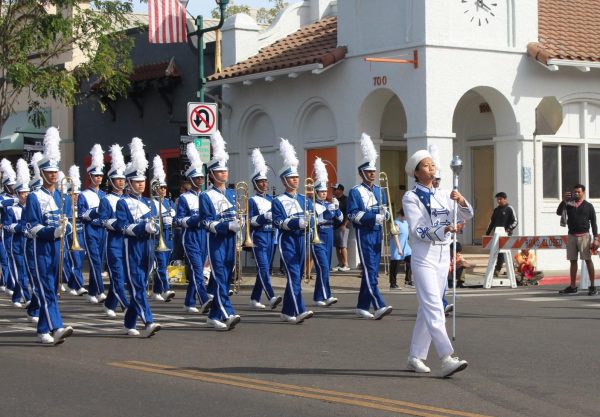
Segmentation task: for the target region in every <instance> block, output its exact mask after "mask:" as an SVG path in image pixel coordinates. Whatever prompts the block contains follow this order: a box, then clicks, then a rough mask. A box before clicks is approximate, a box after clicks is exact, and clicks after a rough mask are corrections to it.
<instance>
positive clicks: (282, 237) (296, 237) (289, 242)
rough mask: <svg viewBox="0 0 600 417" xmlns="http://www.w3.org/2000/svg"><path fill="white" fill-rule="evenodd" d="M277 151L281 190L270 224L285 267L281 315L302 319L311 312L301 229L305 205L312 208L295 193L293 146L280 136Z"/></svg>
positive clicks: (306, 224)
mask: <svg viewBox="0 0 600 417" xmlns="http://www.w3.org/2000/svg"><path fill="white" fill-rule="evenodd" d="M279 152H280V154H281V156H282V158H283V168H282V169H281V170H280V171H279V178H281V182H282V183H283V186H284V187H285V192H284V193H283V194H281V195H279V196H277V197H276V198H275V199H274V200H273V208H272V211H273V224H274V225H275V227H277V228H278V229H279V232H280V233H279V238H278V242H277V244H278V245H279V254H280V255H281V259H282V261H283V265H284V268H285V275H286V277H287V283H286V287H285V292H284V295H283V307H282V309H281V319H282V320H283V321H287V322H289V323H295V324H298V323H302V322H303V321H304V320H307V319H309V318H311V317H312V316H313V312H312V311H310V310H306V308H305V306H304V301H303V300H302V274H303V271H304V263H305V256H306V253H305V252H306V251H305V236H304V235H305V229H306V228H310V219H307V218H306V217H305V209H306V210H307V211H308V212H312V210H313V206H312V202H311V201H310V200H308V199H307V198H306V196H304V195H302V194H298V183H299V177H298V163H299V161H298V158H297V157H296V150H295V149H294V147H293V146H292V144H291V143H289V142H288V140H287V139H281V142H280V143H279Z"/></svg>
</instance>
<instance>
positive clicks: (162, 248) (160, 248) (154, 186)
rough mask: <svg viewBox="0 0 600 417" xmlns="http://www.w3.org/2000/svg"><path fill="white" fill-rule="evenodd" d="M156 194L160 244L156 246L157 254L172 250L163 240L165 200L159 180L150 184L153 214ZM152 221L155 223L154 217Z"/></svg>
mask: <svg viewBox="0 0 600 417" xmlns="http://www.w3.org/2000/svg"><path fill="white" fill-rule="evenodd" d="M154 193H156V195H157V196H158V244H157V245H156V248H155V249H154V250H155V251H156V252H168V251H170V250H171V249H169V247H168V246H167V245H166V244H165V239H164V238H163V229H164V225H163V216H162V209H163V198H162V196H161V195H160V183H159V182H158V181H157V180H153V181H152V182H151V183H150V213H152V207H153V206H154V204H155V203H154V201H155V198H154ZM151 221H153V222H154V221H155V220H154V217H152V218H151Z"/></svg>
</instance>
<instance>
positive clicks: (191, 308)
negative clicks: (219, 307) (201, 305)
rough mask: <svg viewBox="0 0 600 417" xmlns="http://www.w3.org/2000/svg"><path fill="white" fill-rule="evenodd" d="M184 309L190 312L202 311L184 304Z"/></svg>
mask: <svg viewBox="0 0 600 417" xmlns="http://www.w3.org/2000/svg"><path fill="white" fill-rule="evenodd" d="M183 309H184V310H185V311H187V312H188V313H199V312H200V310H198V309H197V308H196V307H188V306H183Z"/></svg>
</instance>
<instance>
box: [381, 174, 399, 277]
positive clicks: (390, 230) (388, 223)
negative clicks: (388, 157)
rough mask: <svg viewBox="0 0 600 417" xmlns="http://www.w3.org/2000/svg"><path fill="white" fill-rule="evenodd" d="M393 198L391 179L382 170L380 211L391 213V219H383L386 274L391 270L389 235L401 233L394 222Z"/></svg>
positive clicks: (382, 252) (383, 254)
mask: <svg viewBox="0 0 600 417" xmlns="http://www.w3.org/2000/svg"><path fill="white" fill-rule="evenodd" d="M384 191H385V197H386V201H387V203H386V204H384V203H383V197H384V195H383V192H384ZM391 201H392V200H391V198H390V186H389V181H388V176H387V174H386V173H385V172H380V173H379V213H380V214H383V215H385V212H386V211H387V212H388V213H389V215H390V216H389V219H387V220H386V219H384V220H383V224H382V231H383V233H382V237H383V242H382V247H381V256H382V258H383V269H384V271H385V274H386V275H389V270H390V257H391V253H390V249H391V248H390V242H389V236H388V234H389V235H392V236H398V234H399V233H400V231H399V230H398V227H396V224H395V223H394V214H393V212H392V211H391V210H392V206H391Z"/></svg>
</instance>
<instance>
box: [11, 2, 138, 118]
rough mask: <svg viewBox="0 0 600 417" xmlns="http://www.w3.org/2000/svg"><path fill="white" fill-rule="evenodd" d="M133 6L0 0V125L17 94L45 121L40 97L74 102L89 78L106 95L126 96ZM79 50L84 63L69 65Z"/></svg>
mask: <svg viewBox="0 0 600 417" xmlns="http://www.w3.org/2000/svg"><path fill="white" fill-rule="evenodd" d="M88 3H89V6H90V7H88ZM131 10H132V5H131V0H126V1H119V0H91V1H81V0H0V128H1V127H2V125H3V124H4V122H5V121H6V119H7V118H8V117H9V116H10V114H12V113H13V112H14V107H15V104H16V103H17V100H18V99H19V100H23V99H25V100H27V104H28V106H29V110H30V118H31V119H32V121H34V122H35V121H36V120H37V122H38V123H43V120H40V114H41V113H40V112H39V110H40V100H45V99H54V100H57V101H60V102H62V103H64V104H65V105H67V106H72V105H74V104H75V103H77V102H78V101H79V100H80V99H82V98H83V97H84V96H85V91H82V89H83V88H84V87H82V86H85V85H89V83H90V82H92V81H98V83H97V85H98V86H100V88H101V90H102V91H101V94H102V95H103V96H105V97H106V98H108V99H111V100H114V99H116V98H118V97H120V96H123V95H126V93H127V87H128V85H129V77H128V76H129V74H130V73H131V71H132V63H131V59H130V57H129V53H130V51H131V48H132V47H133V42H132V40H131V39H130V38H128V37H127V35H126V33H125V32H124V29H126V28H127V27H128V24H129V22H128V18H129V17H128V16H129V13H130V12H131ZM77 54H81V55H82V56H83V59H82V62H81V63H79V64H77V65H76V66H74V67H70V66H69V65H68V64H69V62H70V61H71V56H72V55H77ZM65 63H66V64H67V65H65Z"/></svg>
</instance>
